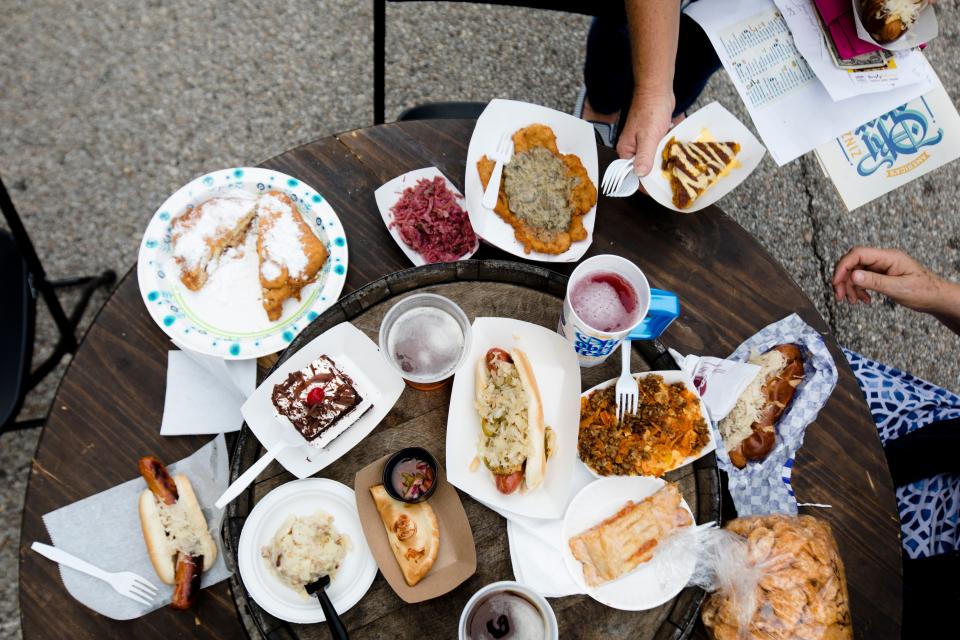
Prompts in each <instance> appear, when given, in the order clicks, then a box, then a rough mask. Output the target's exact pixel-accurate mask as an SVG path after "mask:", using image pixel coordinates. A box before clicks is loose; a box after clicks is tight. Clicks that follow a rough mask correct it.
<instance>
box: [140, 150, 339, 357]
mask: <svg viewBox="0 0 960 640" xmlns="http://www.w3.org/2000/svg"><path fill="white" fill-rule="evenodd" d="M271 189H278V190H280V191H283V192H285V193H286V194H287V195H289V196H290V198H291V199H292V200H293V201H294V202H296V204H297V207H298V209H299V210H300V214H301V215H302V216H303V219H304V220H305V221H306V222H307V224H309V225H310V226H311V228H312V229H313V230H314V232H315V233H316V234H317V236H318V237H319V238H320V239H321V240H322V241H323V243H324V245H325V246H326V248H327V253H328V254H329V257H328V258H327V261H326V263H324V265H323V268H322V269H321V270H320V273H319V274H318V275H317V281H316V282H314V283H313V284H310V285H308V286H306V287H304V288H303V290H302V291H301V292H300V299H299V300H297V299H296V298H291V299H290V300H287V301H286V303H285V304H284V306H283V315H282V316H281V317H280V319H279V320H277V321H274V322H271V321H270V320H269V319H268V318H267V314H266V312H265V311H264V310H263V306H262V304H261V301H260V282H259V275H258V264H257V254H256V233H249V234H248V235H247V241H246V244H245V245H244V250H243V257H240V258H235V259H232V260H225V261H222V262H221V263H220V266H219V268H218V269H217V270H216V271H214V272H213V273H212V274H211V276H210V278H209V279H208V281H207V283H206V284H205V285H204V287H203V288H202V289H200V291H190V290H189V289H187V288H186V287H185V286H184V285H183V283H182V282H181V281H180V277H179V273H180V270H179V267H177V265H176V263H174V261H173V257H172V254H171V251H172V245H171V242H170V224H171V221H172V220H173V219H174V218H176V217H177V216H179V215H181V214H182V213H183V212H185V211H186V210H187V209H189V208H192V207H194V206H196V205H198V204H200V203H202V202H203V201H204V200H207V199H209V198H211V197H213V196H217V195H229V194H230V193H231V192H232V193H236V191H237V190H242V191H246V192H248V193H251V194H254V195H257V194H261V193H264V192H265V191H269V190H271ZM254 224H256V223H254ZM251 231H253V229H251ZM346 277H347V239H346V235H345V234H344V231H343V226H342V225H341V224H340V219H339V218H337V214H336V213H334V211H333V209H332V208H331V207H330V205H329V204H328V203H327V201H326V200H325V199H324V198H323V196H321V195H320V194H318V193H317V192H316V191H314V189H313V188H312V187H310V186H309V185H307V184H305V183H303V182H301V181H300V180H298V179H297V178H292V177H290V176H288V175H286V174H283V173H279V172H277V171H270V170H268V169H258V168H251V167H238V168H235V169H223V170H221V171H214V172H212V173H208V174H206V175H203V176H200V177H199V178H197V179H195V180H193V181H192V182H190V183H188V184H186V185H184V186H183V187H181V188H180V189H179V190H177V192H176V193H174V194H173V195H172V196H170V197H169V198H167V200H166V202H164V203H163V204H162V205H161V206H160V208H159V209H157V211H156V213H154V215H153V218H152V219H151V220H150V224H148V225H147V230H146V231H145V232H144V234H143V240H142V242H141V243H140V254H139V258H138V261H137V280H138V281H139V283H140V294H141V295H142V296H143V302H144V304H146V305H147V310H148V311H149V313H150V317H152V318H153V320H154V321H155V322H156V323H157V325H158V326H159V327H160V328H161V329H163V330H164V331H165V332H166V333H167V335H169V336H170V338H172V339H173V340H175V341H176V342H177V343H178V344H181V345H183V346H185V347H186V348H188V349H192V350H193V351H198V352H200V353H205V354H208V355H212V356H218V357H221V358H225V359H227V360H237V359H247V358H259V357H260V356H264V355H267V354H270V353H275V352H277V351H280V350H282V349H284V348H285V347H286V346H287V345H288V344H290V342H291V341H292V340H293V339H294V338H295V337H296V335H297V334H298V333H300V331H302V330H303V329H304V327H306V326H307V325H308V324H309V323H310V321H312V320H313V319H314V318H316V317H317V316H318V315H319V314H320V313H322V312H323V311H324V310H326V309H327V307H329V306H330V305H332V304H333V303H334V302H336V300H337V298H338V297H339V296H340V292H341V291H342V290H343V285H344V283H345V282H346Z"/></svg>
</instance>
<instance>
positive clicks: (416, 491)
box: [383, 447, 438, 503]
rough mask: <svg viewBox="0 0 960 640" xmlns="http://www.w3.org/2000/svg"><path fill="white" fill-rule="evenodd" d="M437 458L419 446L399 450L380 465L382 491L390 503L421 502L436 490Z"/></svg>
mask: <svg viewBox="0 0 960 640" xmlns="http://www.w3.org/2000/svg"><path fill="white" fill-rule="evenodd" d="M437 476H438V473H437V459H436V458H434V457H433V454H431V453H430V452H429V451H427V450H426V449H423V448H422V447H407V448H406V449H400V451H397V452H396V453H395V454H393V455H392V456H390V457H389V458H388V459H387V462H386V464H384V465H383V488H384V489H386V491H387V493H388V494H389V495H390V497H391V498H393V499H394V500H399V501H401V502H410V503H417V502H423V501H424V500H426V499H427V498H429V497H430V496H432V495H433V492H434V491H436V489H437V480H438V478H437Z"/></svg>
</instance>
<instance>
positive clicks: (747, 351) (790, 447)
mask: <svg viewBox="0 0 960 640" xmlns="http://www.w3.org/2000/svg"><path fill="white" fill-rule="evenodd" d="M788 343H792V344H796V345H799V346H800V349H801V351H802V352H803V369H804V374H805V375H804V379H803V382H802V383H800V386H799V387H798V388H797V391H796V393H795V394H794V397H793V402H791V403H790V407H789V408H788V409H787V412H786V413H785V414H784V415H783V416H781V417H780V421H779V422H778V423H777V443H776V445H775V446H774V448H773V451H771V452H770V455H768V456H767V458H766V459H765V460H763V461H762V462H748V463H747V466H746V468H744V469H737V468H736V467H734V466H733V464H732V463H731V462H730V456H728V455H727V451H726V449H725V448H724V445H723V439H722V438H721V437H720V431H719V430H718V429H717V425H715V424H711V428H712V429H713V435H714V439H715V440H716V441H717V462H718V464H719V465H720V468H721V469H723V470H724V471H726V472H727V474H728V475H729V477H730V483H729V488H730V495H731V496H732V497H733V504H734V505H735V506H736V508H737V514H738V515H740V516H752V515H762V514H768V513H786V514H790V515H796V513H797V500H796V498H795V497H794V495H793V487H792V486H791V484H790V476H791V474H792V472H793V459H794V456H795V455H796V453H797V449H799V448H800V446H801V445H802V444H803V432H804V431H805V430H806V428H807V425H808V424H810V423H811V422H813V421H814V420H816V418H817V414H818V413H819V412H820V409H821V408H822V407H823V405H824V404H826V402H827V398H829V397H830V394H831V393H832V392H833V388H834V387H835V386H836V384H837V365H836V364H834V362H833V356H831V355H830V351H829V350H828V349H827V345H826V344H825V343H824V341H823V336H821V335H820V334H819V333H817V331H816V330H815V329H814V328H813V327H811V326H810V325H808V324H807V323H806V322H804V321H803V320H801V319H800V316H798V315H797V314H793V315H790V316H788V317H786V318H784V319H783V320H780V321H779V322H774V323H773V324H771V325H769V326H767V327H765V328H764V329H762V330H761V331H760V332H759V333H757V334H755V335H754V336H753V337H752V338H749V339H748V340H747V341H746V342H744V343H743V344H741V345H740V346H739V347H738V348H737V350H736V351H734V352H733V355H731V356H730V358H729V359H730V360H739V361H741V362H742V361H745V360H747V359H748V358H749V357H750V355H751V354H759V353H765V352H766V351H769V350H770V349H772V348H773V347H775V346H777V345H778V344H788Z"/></svg>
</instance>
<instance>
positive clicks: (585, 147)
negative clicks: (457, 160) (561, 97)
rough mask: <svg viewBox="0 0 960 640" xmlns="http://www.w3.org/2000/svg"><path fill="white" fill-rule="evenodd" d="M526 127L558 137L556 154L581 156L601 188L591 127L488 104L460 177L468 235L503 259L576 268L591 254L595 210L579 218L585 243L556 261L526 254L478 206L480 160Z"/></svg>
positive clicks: (542, 110) (510, 104)
mask: <svg viewBox="0 0 960 640" xmlns="http://www.w3.org/2000/svg"><path fill="white" fill-rule="evenodd" d="M531 124H545V125H547V126H548V127H550V128H551V129H553V132H554V133H555V134H557V148H558V149H559V150H560V153H574V154H576V155H578V156H580V161H581V162H582V163H583V166H584V167H585V168H586V170H587V175H588V176H590V179H591V180H593V184H594V186H598V185H599V184H600V183H599V182H598V180H597V178H598V175H599V170H598V169H597V143H596V138H595V136H594V133H593V125H591V124H590V123H589V122H587V121H586V120H581V119H580V118H575V117H573V116H572V115H570V114H568V113H561V112H560V111H555V110H553V109H548V108H547V107H541V106H540V105H536V104H529V103H526V102H517V101H515V100H500V99H496V100H491V101H490V104H488V105H487V108H486V109H484V110H483V113H481V114H480V117H479V118H478V119H477V124H476V126H475V127H474V129H473V135H472V136H471V137H470V147H469V148H468V149H467V167H466V172H465V176H464V191H465V192H466V196H467V212H468V213H469V214H470V222H471V224H473V230H474V231H476V232H477V235H478V236H480V237H481V238H482V239H483V240H484V241H485V242H489V243H490V244H492V245H494V246H495V247H499V248H500V249H503V250H504V251H506V252H507V253H510V254H512V255H515V256H518V257H520V258H527V259H528V260H537V261H539V262H576V261H577V260H579V259H580V258H582V257H583V254H584V253H586V252H587V249H589V248H590V243H592V242H593V226H594V223H595V222H596V219H597V205H593V208H592V209H590V211H588V212H587V215H585V216H584V217H583V226H584V227H586V229H587V238H586V239H585V240H581V241H580V242H574V243H573V244H572V245H570V248H569V249H567V250H566V251H564V252H563V253H561V254H558V255H551V254H549V253H536V252H532V253H525V252H524V250H523V245H522V244H520V242H519V241H518V240H517V238H516V236H515V235H514V232H513V227H511V226H510V225H509V224H507V223H506V222H505V221H504V220H503V218H501V217H500V216H498V215H497V214H496V213H494V212H493V211H491V210H490V209H487V208H485V207H484V206H483V204H482V203H481V200H483V183H481V182H480V174H479V173H478V172H477V160H479V159H480V158H482V157H483V156H484V155H488V156H489V155H490V154H491V153H493V151H495V150H496V147H497V143H498V142H500V136H501V135H502V134H504V133H508V134H510V135H513V133H514V132H515V131H517V129H522V128H524V127H527V126H529V125H531Z"/></svg>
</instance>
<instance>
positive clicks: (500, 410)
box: [475, 360, 530, 475]
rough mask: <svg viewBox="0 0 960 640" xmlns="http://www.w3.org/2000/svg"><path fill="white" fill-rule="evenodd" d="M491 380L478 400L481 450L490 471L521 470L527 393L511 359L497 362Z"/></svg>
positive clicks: (526, 440) (524, 454) (526, 431)
mask: <svg viewBox="0 0 960 640" xmlns="http://www.w3.org/2000/svg"><path fill="white" fill-rule="evenodd" d="M489 373H490V383H489V384H488V385H486V386H485V387H484V388H483V390H481V392H480V393H479V395H478V397H477V400H476V402H475V405H476V408H477V412H478V413H479V414H480V426H481V431H480V442H479V444H478V445H477V449H478V453H479V454H480V457H481V458H482V459H483V463H484V464H485V465H487V468H488V469H490V471H492V472H494V473H496V474H501V475H507V474H511V473H515V472H517V471H520V469H522V468H523V463H524V462H525V461H526V459H527V451H528V450H529V447H528V445H529V438H530V430H529V429H528V428H527V420H528V416H527V394H526V392H525V391H524V390H523V383H522V382H521V381H520V372H519V371H518V370H517V367H516V365H515V364H513V363H512V362H505V361H503V360H497V361H495V363H494V365H493V369H492V370H490V371H489Z"/></svg>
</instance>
